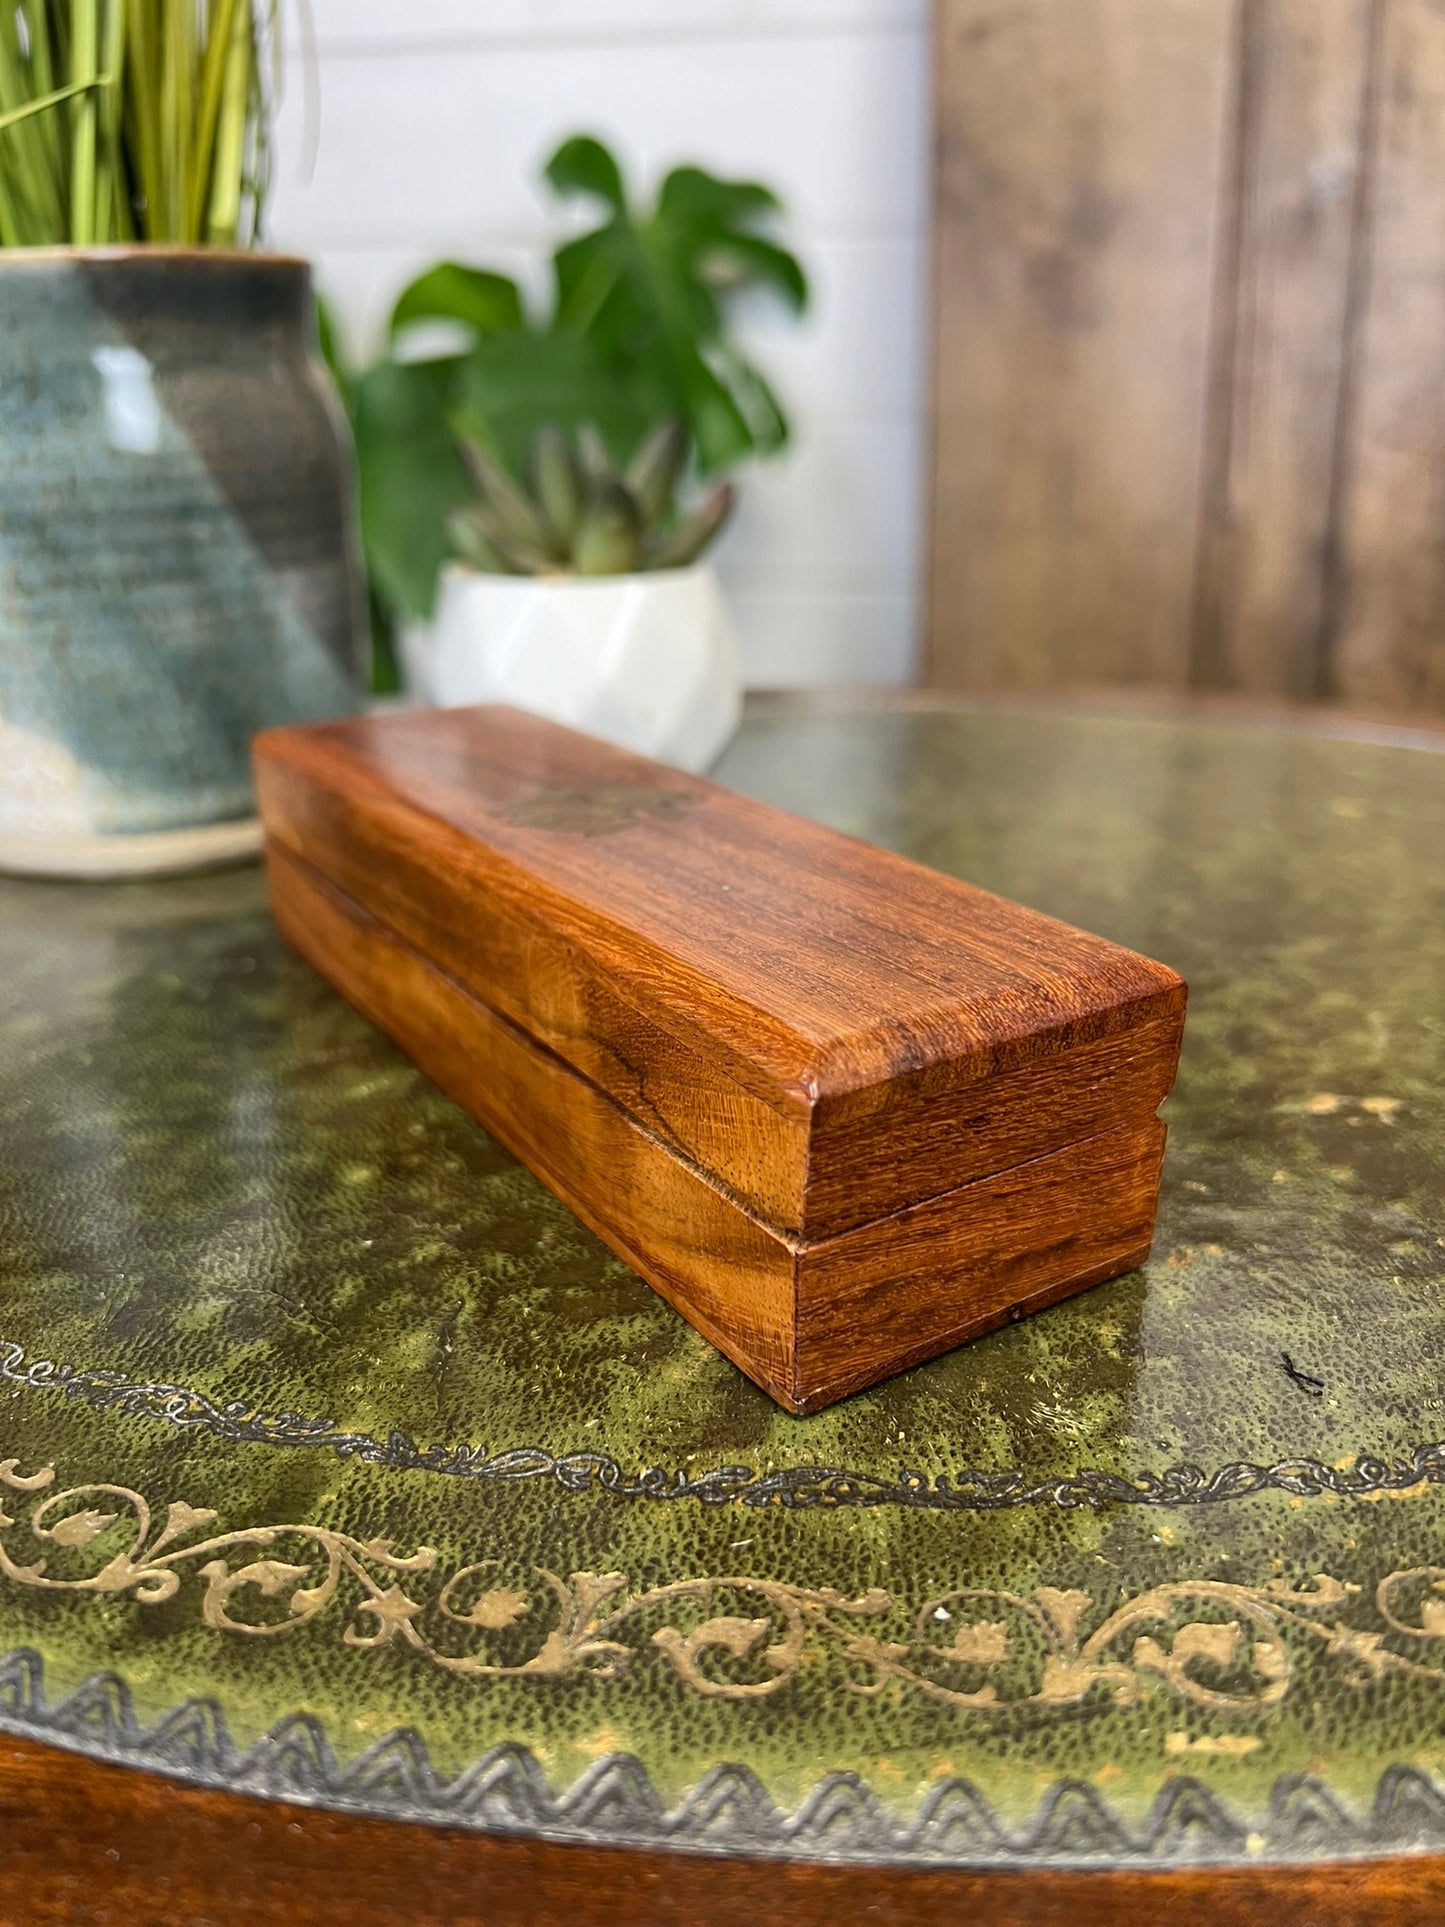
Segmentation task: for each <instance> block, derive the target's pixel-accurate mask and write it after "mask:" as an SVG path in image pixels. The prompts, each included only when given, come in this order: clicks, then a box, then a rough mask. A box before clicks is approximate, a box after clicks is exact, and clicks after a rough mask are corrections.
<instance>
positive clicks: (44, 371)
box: [0, 247, 365, 876]
mask: <svg viewBox="0 0 1445 1927" xmlns="http://www.w3.org/2000/svg"><path fill="white" fill-rule="evenodd" d="M0 343H3V348H0V868H6V869H11V870H19V871H25V872H32V873H40V874H50V875H90V876H110V875H123V874H139V873H154V872H156V871H161V870H171V869H187V868H196V867H204V866H206V865H209V864H213V863H217V862H222V861H227V860H231V859H234V858H236V857H239V856H241V855H244V854H246V853H248V852H250V851H253V850H254V849H256V848H257V847H258V846H259V829H258V825H257V823H256V819H255V815H254V807H253V802H252V794H251V779H250V766H249V762H250V741H251V738H252V736H253V735H254V734H255V732H256V731H257V730H258V729H261V728H264V727H266V726H267V725H269V724H273V723H283V722H308V721H313V720H319V719H321V718H323V717H327V716H335V715H339V714H344V713H346V712H348V711H350V710H353V709H355V708H356V706H357V703H358V699H359V687H360V684H359V667H360V661H361V654H360V652H361V647H362V642H363V637H364V632H365V621H364V599H363V593H362V587H361V575H360V568H359V559H358V554H357V544H356V536H355V510H354V498H353V488H352V471H351V455H350V449H349V443H348V441H347V437H346V428H345V423H344V420H343V419H342V417H341V415H340V411H339V407H338V405H337V403H336V401H335V398H334V396H333V392H332V389H331V384H330V381H329V378H328V376H327V374H326V370H325V368H324V366H323V364H322V362H321V360H320V356H319V353H318V351H317V346H316V327H315V315H314V309H313V303H312V295H311V279H310V270H309V268H308V266H307V264H306V263H305V262H304V261H299V260H291V259H286V258H282V257H279V256H274V255H257V254H245V253H233V252H229V251H221V250H207V249H180V248H178V249H171V248H139V247H133V248H98V249H81V250H72V249H60V248H58V249H34V250H14V251H7V252H5V253H0Z"/></svg>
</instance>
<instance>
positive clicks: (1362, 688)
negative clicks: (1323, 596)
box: [1322, 0, 1445, 714]
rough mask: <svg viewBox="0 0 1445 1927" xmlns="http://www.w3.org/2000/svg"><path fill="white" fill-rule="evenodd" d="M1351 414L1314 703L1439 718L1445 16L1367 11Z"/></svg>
mask: <svg viewBox="0 0 1445 1927" xmlns="http://www.w3.org/2000/svg"><path fill="white" fill-rule="evenodd" d="M1379 4H1380V6H1381V9H1382V15H1381V44H1380V51H1379V74H1378V78H1377V82H1376V86H1377V92H1378V106H1377V109H1376V112H1375V115H1374V127H1375V133H1374V142H1373V154H1372V161H1371V166H1372V178H1371V180H1370V183H1369V193H1368V209H1367V212H1368V224H1369V231H1368V235H1367V237H1366V242H1365V260H1364V270H1363V285H1362V290H1361V300H1360V313H1359V320H1358V328H1357V332H1356V336H1355V339H1354V341H1353V342H1352V358H1353V362H1354V374H1353V381H1352V391H1353V393H1352V406H1351V410H1350V419H1349V422H1348V425H1347V435H1346V438H1345V441H1344V444H1343V447H1342V451H1341V461H1342V472H1341V476H1340V483H1339V494H1340V505H1339V519H1338V528H1337V530H1336V532H1335V546H1336V550H1337V554H1336V565H1335V570H1334V574H1333V578H1332V581H1331V585H1330V586H1331V609H1330V614H1331V621H1330V624H1329V628H1328V633H1327V636H1326V652H1325V662H1324V668H1323V676H1324V688H1323V692H1322V693H1326V694H1329V695H1333V696H1336V697H1338V698H1340V699H1341V700H1343V701H1344V702H1346V703H1347V704H1349V705H1351V706H1361V705H1362V706H1377V707H1387V708H1392V709H1405V710H1412V711H1416V712H1418V711H1420V710H1427V711H1433V712H1434V713H1435V714H1442V713H1445V383H1442V379H1441V369H1442V368H1445V13H1442V11H1441V9H1440V7H1439V6H1438V5H1436V4H1434V0H1379Z"/></svg>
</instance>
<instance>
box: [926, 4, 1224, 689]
mask: <svg viewBox="0 0 1445 1927" xmlns="http://www.w3.org/2000/svg"><path fill="white" fill-rule="evenodd" d="M938 26H939V38H938V73H937V97H938V103H939V105H938V141H939V153H938V211H937V231H936V232H937V239H936V250H937V251H936V287H937V297H936V298H937V349H936V397H935V407H936V411H937V414H936V437H937V440H936V450H935V506H934V537H933V555H932V569H931V574H932V581H931V607H932V635H931V648H930V675H931V678H932V680H934V681H935V682H940V683H946V684H1002V685H1008V686H1020V685H1041V684H1046V683H1058V682H1069V681H1074V682H1078V681H1150V682H1164V683H1175V684H1178V683H1182V682H1184V681H1185V679H1186V676H1187V672H1188V657H1189V636H1190V615H1191V607H1192V600H1193V592H1194V561H1195V552H1196V545H1197V539H1198V531H1199V523H1200V515H1201V494H1200V490H1201V473H1202V466H1203V462H1202V456H1203V436H1204V419H1205V403H1206V396H1207V389H1208V375H1209V367H1210V318H1211V301H1212V296H1213V292H1214V285H1215V271H1216V263H1217V252H1218V239H1219V226H1220V211H1221V207H1222V205H1223V204H1224V192H1223V189H1224V179H1223V171H1224V169H1225V168H1226V166H1227V164H1228V158H1229V155H1230V152H1231V144H1230V137H1229V135H1230V126H1231V115H1232V111H1233V76H1234V72H1235V67H1236V34H1237V19H1236V9H1235V7H1234V6H1233V5H1230V4H1226V3H1225V0H1068V4H1067V5H1061V4H1059V0H939V11H938Z"/></svg>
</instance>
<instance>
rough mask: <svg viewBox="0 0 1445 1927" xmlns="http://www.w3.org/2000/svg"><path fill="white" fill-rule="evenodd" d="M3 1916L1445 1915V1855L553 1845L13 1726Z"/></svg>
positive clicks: (247, 1925)
mask: <svg viewBox="0 0 1445 1927" xmlns="http://www.w3.org/2000/svg"><path fill="white" fill-rule="evenodd" d="M0 1829H3V1832H4V1838H5V1852H4V1853H3V1855H0V1923H3V1927H175V1923H177V1922H181V1921H184V1922H186V1923H188V1927H359V1923H365V1927H500V1924H501V1923H506V1927H555V1923H556V1922H558V1921H565V1922H567V1923H568V1927H616V1923H618V1922H619V1921H626V1922H627V1923H628V1927H677V1923H679V1922H687V1923H688V1927H736V1924H737V1923H739V1922H748V1923H757V1924H758V1927H773V1924H774V1923H776V1927H799V1924H800V1923H812V1922H816V1923H819V1927H836V1923H838V1922H845V1921H859V1920H867V1921H869V1922H874V1923H878V1927H955V1923H957V1922H958V1921H961V1920H967V1921H969V1922H971V1923H977V1927H1157V1923H1158V1922H1159V1921H1161V1920H1169V1921H1171V1922H1177V1923H1178V1927H1205V1924H1206V1923H1207V1927H1281V1924H1282V1927H1296V1924H1297V1923H1298V1927H1305V1923H1308V1927H1435V1923H1437V1922H1438V1921H1439V1920H1440V1919H1441V1918H1442V1916H1445V1859H1442V1858H1441V1857H1440V1856H1438V1855H1433V1854H1432V1855H1403V1854H1402V1855H1397V1856H1393V1857H1390V1858H1388V1859H1380V1860H1366V1861H1349V1862H1343V1863H1337V1864H1334V1865H1330V1864H1325V1865H1314V1866H1300V1865H1276V1866H1259V1865H1255V1866H1246V1867H1194V1868H1179V1869H1173V1870H1170V1871H1159V1872H1155V1871H1150V1870H1142V1869H1140V1870H1131V1871H1129V1872H1118V1873H1103V1872H1093V1871H1078V1870H1074V1871H1064V1870H1058V1869H1053V1868H1043V1867H1040V1868H1038V1869H1034V1870H1030V1871H1027V1872H1014V1871H1009V1872H1000V1871H987V1870H985V1871H979V1870H972V1869H948V1870H937V1871H928V1872H925V1871H921V1870H916V1869H913V1868H903V1867H896V1866H895V1867H885V1866H867V1865H863V1866H860V1865H857V1864H855V1863H848V1864H833V1865H828V1864H826V1863H818V1862H808V1861H796V1860H793V1861H790V1860H775V1859H770V1858H769V1859H757V1860H741V1859H731V1858H723V1857H720V1856H716V1855H708V1856H701V1855H697V1856H694V1855H689V1854H679V1853H667V1852H660V1851H625V1850H622V1849H618V1848H593V1847H577V1846H556V1845H552V1844H549V1843H548V1842H546V1841H542V1840H531V1839H524V1838H523V1839H519V1838H505V1837H501V1836H497V1835H487V1834H476V1833H468V1832H464V1831H462V1830H460V1829H456V1828H442V1827H423V1826H413V1825H406V1824H402V1823H400V1822H396V1821H387V1820H373V1819H367V1818H363V1817H361V1816H359V1815H356V1814H349V1813H337V1812H328V1811H327V1810H325V1809H324V1808H317V1807H303V1806H288V1805H285V1804H283V1803H281V1802H279V1801H267V1800H259V1799H254V1798H250V1797H247V1796H244V1795H240V1794H229V1793H217V1792H209V1791H204V1790H202V1789H200V1788H196V1787H186V1786H180V1785H178V1784H176V1783H175V1782H173V1781H169V1780H165V1779H162V1778H160V1777H159V1776H158V1775H156V1774H151V1773H142V1772H137V1771H136V1770H135V1769H133V1768H126V1767H120V1766H106V1765H101V1764H99V1763H98V1762H96V1761H93V1760H87V1759H83V1758H79V1757H77V1756H75V1755H73V1754H69V1753H64V1752H60V1751H59V1750H57V1749H55V1748H52V1747H46V1746H41V1745H38V1744H36V1743H35V1742H34V1741H31V1740H23V1739H14V1738H5V1739H0Z"/></svg>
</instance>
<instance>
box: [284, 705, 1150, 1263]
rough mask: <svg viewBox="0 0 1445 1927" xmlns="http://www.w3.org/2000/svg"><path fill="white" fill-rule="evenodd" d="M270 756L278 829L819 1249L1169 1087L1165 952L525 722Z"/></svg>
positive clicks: (390, 726) (404, 719) (359, 731)
mask: <svg viewBox="0 0 1445 1927" xmlns="http://www.w3.org/2000/svg"><path fill="white" fill-rule="evenodd" d="M256 764H257V782H258V791H259V795H260V800H261V806H262V812H263V815H264V817H265V820H266V826H267V831H268V834H269V835H271V836H273V837H275V838H277V839H278V840H280V841H281V842H282V843H284V844H285V845H286V846H287V848H288V849H289V850H290V851H291V852H292V853H293V854H295V855H297V856H299V857H301V858H303V859H304V860H305V861H306V862H308V863H309V864H310V865H311V866H312V867H313V868H314V869H315V870H317V871H319V872H320V873H321V874H322V875H323V876H324V877H326V878H327V879H329V881H330V882H331V883H332V884H333V885H335V886H336V887H338V888H339V889H340V890H342V891H343V892H344V893H345V894H346V895H348V896H350V897H351V898H352V899H353V900H354V901H356V902H358V903H360V904H361V905H362V906H363V907H364V908H365V909H366V910H368V911H369V912H370V913H371V914H372V915H373V916H375V917H377V918H378V919H379V920H380V921H382V922H383V923H385V924H386V925H388V926H389V927H390V928H391V929H392V930H393V931H394V932H395V933H396V934H397V935H399V936H400V937H401V938H403V939H404V940H405V941H406V942H408V943H409V944H411V945H413V946H414V947H415V948H416V949H418V950H419V951H421V952H422V953H423V954H424V955H425V956H427V957H428V958H430V959H431V960H432V961H433V962H434V963H435V964H437V965H439V966H440V967H441V968H443V969H444V970H446V971H448V972H449V973H451V974H452V975H453V976H455V977H456V978H457V979H458V980H459V981H461V982H462V983H463V984H464V985H465V986H466V987H467V988H468V989H469V990H471V991H472V992H473V993H474V994H476V995H477V996H479V997H481V998H483V999H484V1000H485V1001H486V1002H487V1003H488V1004H489V1005H490V1006H491V1007H492V1008H493V1009H494V1010H496V1011H497V1012H498V1013H499V1014H500V1015H502V1016H503V1017H505V1018H507V1019H508V1020H510V1021H511V1022H513V1023H515V1024H517V1025H519V1026H520V1027H521V1028H523V1029H524V1030H525V1031H526V1032H527V1033H528V1034H529V1035H530V1036H532V1037H533V1038H534V1039H535V1040H537V1041H538V1042H540V1043H541V1044H543V1045H545V1046H546V1047H547V1048H549V1049H550V1050H553V1051H555V1052H556V1053H557V1054H558V1055H559V1056H560V1057H562V1058H563V1059H564V1060H565V1061H566V1062H567V1063H568V1064H570V1065H571V1066H572V1067H573V1068H574V1069H575V1070H577V1071H579V1072H580V1073H582V1074H583V1075H584V1076H586V1077H588V1078H590V1079H591V1080H592V1081H593V1082H595V1083H596V1084H597V1085H599V1086H600V1087H601V1088H602V1089H603V1090H604V1091H605V1092H606V1093H607V1094H608V1095H609V1096H610V1097H611V1098H613V1099H614V1100H615V1101H616V1102H617V1103H619V1104H620V1105H622V1106H624V1107H625V1108H626V1109H627V1110H628V1111H629V1112H630V1113H631V1114H632V1115H633V1116H634V1117H635V1118H637V1119H638V1121H639V1122H641V1123H642V1124H643V1125H644V1126H645V1127H646V1128H648V1129H650V1130H652V1131H654V1132H655V1133H656V1134H657V1135H658V1136H660V1137H661V1138H663V1139H664V1140H665V1141H666V1142H667V1143H668V1144H669V1145H670V1146H671V1147H672V1148H673V1149H674V1150H675V1151H676V1152H677V1153H678V1154H679V1155H681V1156H684V1157H686V1158H688V1159H689V1160H691V1161H692V1162H694V1163H695V1164H696V1165H697V1166H699V1167H700V1168H701V1169H702V1170H703V1171H704V1172H705V1173H706V1174H707V1175H708V1176H709V1177H711V1178H712V1179H713V1181H714V1182H716V1183H717V1184H719V1185H720V1186H721V1187H722V1188H724V1189H725V1190H726V1191H727V1192H728V1193H729V1194H730V1195H731V1196H733V1197H734V1198H735V1199H736V1200H737V1201H739V1202H740V1203H742V1204H743V1205H744V1206H745V1207H746V1208H747V1209H749V1210H751V1211H753V1212H754V1213H755V1214H756V1215H758V1216H759V1217H761V1218H762V1219H763V1220H764V1221H766V1222H767V1223H768V1224H770V1225H772V1226H774V1227H775V1228H778V1229H781V1230H783V1231H785V1232H787V1233H789V1234H795V1235H797V1236H798V1237H800V1238H806V1239H810V1240H812V1239H819V1238H825V1237H829V1236H832V1235H835V1234H838V1233H842V1232H844V1231H846V1230H849V1229H850V1228H853V1227H856V1226H857V1225H860V1224H864V1223H868V1222H871V1221H872V1220H874V1219H877V1218H880V1217H883V1216H886V1215H887V1214H888V1213H890V1212H893V1211H897V1210H901V1209H903V1208H905V1207H906V1206H908V1205H910V1204H914V1203H917V1202H918V1201H920V1200H921V1199H923V1198H926V1197H930V1196H936V1195H938V1194H940V1193H941V1192H944V1191H946V1190H950V1189H952V1188H954V1187H955V1186H957V1185H960V1184H963V1183H967V1182H970V1181H971V1180H973V1179H974V1178H977V1177H981V1176H987V1175H989V1174H991V1173H992V1172H995V1171H999V1170H1004V1169H1008V1168H1011V1167H1012V1166H1013V1165H1015V1164H1019V1163H1022V1162H1024V1161H1026V1160H1028V1159H1030V1158H1034V1157H1038V1156H1042V1155H1044V1154H1046V1153H1047V1152H1049V1151H1051V1150H1054V1149H1057V1148H1058V1147H1059V1146H1060V1145H1062V1144H1066V1143H1070V1142H1073V1141H1075V1140H1077V1139H1080V1138H1083V1137H1086V1136H1089V1135H1092V1134H1093V1133H1095V1132H1097V1131H1100V1130H1103V1129H1106V1128H1109V1127H1110V1126H1112V1125H1114V1124H1116V1123H1118V1122H1119V1121H1121V1120H1122V1119H1125V1118H1127V1117H1130V1116H1141V1115H1147V1114H1148V1113H1150V1112H1152V1111H1153V1110H1155V1109H1157V1107H1158V1105H1159V1103H1160V1102H1161V1101H1162V1099H1163V1098H1164V1096H1165V1095H1166V1094H1167V1091H1168V1089H1169V1086H1170V1084H1171V1083H1172V1081H1173V1076H1174V1070H1175V1065H1176V1062H1177V1056H1178V1046H1179V1035H1180V1029H1181V1025H1182V1020H1183V1007H1184V996H1185V990H1184V985H1183V982H1182V980H1181V979H1180V978H1179V977H1178V976H1177V975H1176V974H1175V973H1174V972H1173V971H1172V970H1169V969H1167V968H1166V967H1165V966H1163V965H1161V964H1158V963H1154V962H1152V961H1150V960H1149V959H1147V958H1144V957H1141V956H1138V955H1136V954H1135V953H1133V952H1131V951H1128V950H1125V949H1122V948H1120V947H1119V946H1118V945H1115V944H1112V943H1109V942H1107V941H1106V940H1104V939H1103V938H1100V937H1095V936H1090V935H1088V934H1086V933H1085V932H1082V931H1079V930H1075V929H1072V928H1070V927H1069V926H1068V925H1066V924H1062V923H1059V922H1057V921H1055V920H1054V919H1052V918H1050V917H1045V916H1042V915H1040V914H1039V913H1037V912H1035V911H1031V910H1027V909H1024V908H1021V907H1020V906H1018V905H1016V904H1012V903H1008V902H1006V901H1004V900H1003V899H1001V898H999V897H996V896H994V895H992V894H990V893H989V892H987V891H983V890H979V889H975V888H974V887H973V886H971V885H969V884H966V883H962V882H959V881H956V880H955V879H953V878H950V877H945V876H941V875H938V874H937V873H935V872H933V871H931V870H928V869H925V868H924V867H922V866H921V865H919V864H916V863H912V862H909V861H907V860H906V859H904V858H902V857H899V856H896V855H893V854H891V853H889V852H887V851H883V850H879V849H875V848H873V847H871V846H870V845H867V844H864V843H861V842H858V841H857V840H856V839H854V838H852V837H848V836H845V835H843V834H841V833H839V832H837V831H835V830H831V829H827V828H825V827H823V826H821V825H818V824H815V823H811V822H808V821H806V820H804V819H802V818H799V817H796V816H794V815H791V814H790V813H788V812H786V811H783V810H779V809H776V808H773V807H771V806H769V805H766V804H762V803H758V802H755V801H753V800H752V799H750V798H747V797H743V796H740V795H737V794H736V793H734V792H732V791H729V790H727V789H724V788H722V787H721V786H720V785H718V784H715V783H711V782H708V781H706V780H704V779H702V778H698V777H692V776H688V775H685V774H683V773H681V772H679V771H677V770H673V769H670V768H666V767H664V766H663V765H660V764H657V763H653V762H650V761H648V760H647V759H645V758H642V757H638V756H632V755H629V754H627V753H626V752H625V751H622V750H618V749H614V748H612V747H610V746H609V745H607V744H604V743H601V742H599V741H597V740H595V739H593V738H591V737H586V736H581V735H579V734H577V733H575V732H573V731H571V730H566V729H563V728H560V727H559V726H557V725H555V724H552V723H547V722H543V721H540V720H539V719H537V718H534V717H531V716H526V715H523V714H522V713H520V712H518V711H514V710H510V709H505V708H499V707H486V708H479V709H469V710H445V711H434V712H408V713H403V714H398V715H392V716H386V717H368V718H360V719H355V720H350V721H346V722H340V723H334V724H327V725H323V726H321V727H317V728H311V729H288V730H277V731H272V732H270V733H268V734H266V735H264V736H262V737H261V738H260V739H258V742H257V746H256Z"/></svg>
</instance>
